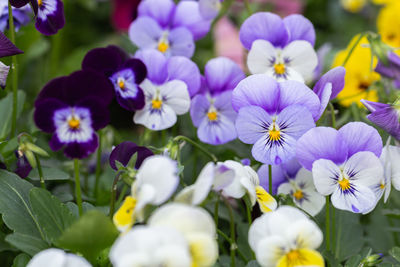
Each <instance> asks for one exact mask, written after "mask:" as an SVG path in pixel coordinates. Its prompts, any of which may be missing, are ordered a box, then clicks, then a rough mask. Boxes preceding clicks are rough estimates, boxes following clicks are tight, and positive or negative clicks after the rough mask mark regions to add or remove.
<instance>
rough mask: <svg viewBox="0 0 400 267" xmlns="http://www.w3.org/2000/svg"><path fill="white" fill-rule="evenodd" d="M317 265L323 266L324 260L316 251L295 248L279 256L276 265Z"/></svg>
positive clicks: (280, 266)
mask: <svg viewBox="0 0 400 267" xmlns="http://www.w3.org/2000/svg"><path fill="white" fill-rule="evenodd" d="M301 266H316V267H317V266H318V267H324V266H325V262H324V258H322V256H321V254H319V252H318V251H315V250H312V249H296V250H292V251H290V252H289V253H287V254H286V255H285V256H283V257H282V258H280V260H279V261H278V264H277V267H301Z"/></svg>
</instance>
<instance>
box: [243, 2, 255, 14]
mask: <svg viewBox="0 0 400 267" xmlns="http://www.w3.org/2000/svg"><path fill="white" fill-rule="evenodd" d="M243 2H244V6H245V7H246V10H247V13H249V16H251V14H253V12H252V11H251V6H250V3H249V0H244V1H243Z"/></svg>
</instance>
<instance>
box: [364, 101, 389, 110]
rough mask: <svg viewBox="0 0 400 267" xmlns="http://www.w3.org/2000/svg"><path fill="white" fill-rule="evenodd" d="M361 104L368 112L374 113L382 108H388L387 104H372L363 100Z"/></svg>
mask: <svg viewBox="0 0 400 267" xmlns="http://www.w3.org/2000/svg"><path fill="white" fill-rule="evenodd" d="M361 103H363V105H364V106H365V107H366V108H367V109H368V110H369V111H370V112H374V111H377V110H380V109H384V108H388V107H390V105H389V104H384V103H379V102H372V101H368V100H365V99H361Z"/></svg>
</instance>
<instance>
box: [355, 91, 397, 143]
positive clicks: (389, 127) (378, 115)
mask: <svg viewBox="0 0 400 267" xmlns="http://www.w3.org/2000/svg"><path fill="white" fill-rule="evenodd" d="M361 102H362V103H363V104H364V106H365V107H366V108H367V109H368V110H369V111H370V112H371V114H369V115H368V116H367V119H369V120H370V121H371V122H373V123H375V124H376V125H378V126H379V127H381V128H382V129H384V130H385V131H386V132H388V133H389V134H390V135H392V136H393V137H394V138H396V139H397V140H400V107H399V104H396V103H395V104H393V105H390V104H384V103H379V102H372V101H368V100H364V99H363V100H361Z"/></svg>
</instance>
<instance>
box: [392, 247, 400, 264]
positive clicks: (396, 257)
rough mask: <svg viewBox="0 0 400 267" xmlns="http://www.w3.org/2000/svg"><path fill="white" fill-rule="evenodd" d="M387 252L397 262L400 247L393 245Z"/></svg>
mask: <svg viewBox="0 0 400 267" xmlns="http://www.w3.org/2000/svg"><path fill="white" fill-rule="evenodd" d="M389 254H390V255H391V256H392V257H393V258H395V259H396V260H397V261H398V262H400V248H399V247H394V248H392V249H391V250H390V251H389Z"/></svg>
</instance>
